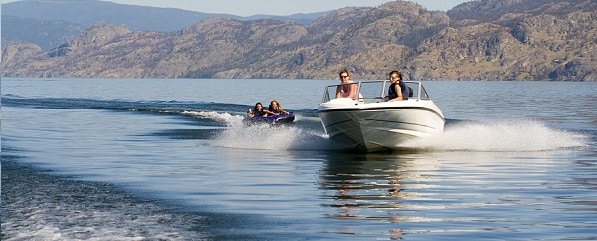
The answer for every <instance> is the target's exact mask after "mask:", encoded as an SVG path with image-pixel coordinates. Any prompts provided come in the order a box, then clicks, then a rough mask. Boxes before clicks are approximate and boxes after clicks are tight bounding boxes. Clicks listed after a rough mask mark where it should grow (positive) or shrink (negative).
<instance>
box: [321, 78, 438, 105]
mask: <svg viewBox="0 0 597 241" xmlns="http://www.w3.org/2000/svg"><path fill="white" fill-rule="evenodd" d="M404 83H405V84H406V86H407V87H408V88H409V91H410V93H411V94H410V95H409V97H408V98H409V99H417V100H428V99H430V98H429V95H428V94H427V91H425V88H424V87H423V85H422V84H421V82H420V81H404ZM355 84H356V85H357V86H358V87H357V92H358V96H359V102H367V103H374V102H383V101H387V99H388V98H387V96H388V88H389V87H390V81H389V80H369V81H360V82H357V83H355ZM338 86H340V85H328V86H326V88H325V90H324V92H323V98H322V100H321V101H322V103H323V102H328V101H330V100H333V99H335V98H336V89H337V87H338Z"/></svg>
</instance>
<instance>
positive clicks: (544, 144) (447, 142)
mask: <svg viewBox="0 0 597 241" xmlns="http://www.w3.org/2000/svg"><path fill="white" fill-rule="evenodd" d="M587 144H588V137H587V136H585V135H583V134H580V133H576V132H571V131H565V130H558V129H554V128H550V127H548V126H546V125H545V124H544V123H541V122H536V121H528V120H527V121H525V120H519V121H509V122H503V121H502V122H500V121H496V122H491V123H472V122H463V123H459V124H455V125H452V126H446V129H445V130H444V132H443V133H441V134H437V135H433V136H429V137H425V138H418V139H414V140H411V141H408V142H406V143H404V147H406V148H409V149H411V148H412V149H418V150H430V151H487V152H502V151H503V152H510V151H515V152H523V151H552V150H562V149H571V148H576V147H582V146H586V145H587Z"/></svg>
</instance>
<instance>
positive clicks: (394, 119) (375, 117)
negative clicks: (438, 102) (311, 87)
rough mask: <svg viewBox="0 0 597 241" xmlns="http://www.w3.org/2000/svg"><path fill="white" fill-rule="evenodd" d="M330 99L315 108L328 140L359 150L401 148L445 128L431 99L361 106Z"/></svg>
mask: <svg viewBox="0 0 597 241" xmlns="http://www.w3.org/2000/svg"><path fill="white" fill-rule="evenodd" d="M333 102H334V101H330V103H323V104H321V105H320V108H319V111H318V114H319V117H320V118H321V122H322V124H323V127H324V129H325V131H326V133H327V134H328V136H329V137H330V139H332V140H334V141H337V142H342V143H345V144H347V145H351V146H353V147H354V148H356V149H359V150H362V151H368V152H369V151H378V150H383V149H400V148H401V146H400V144H401V143H404V142H405V141H407V140H409V139H412V138H416V137H424V136H428V135H432V134H435V133H441V132H443V130H444V123H445V119H444V116H443V114H442V113H441V111H440V110H439V108H437V106H435V104H433V102H432V101H431V100H426V101H416V100H407V101H401V102H382V103H373V104H361V105H358V104H357V105H355V104H351V105H350V104H349V105H346V104H342V103H339V104H337V103H333ZM336 102H339V101H336Z"/></svg>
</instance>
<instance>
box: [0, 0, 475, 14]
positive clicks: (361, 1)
mask: <svg viewBox="0 0 597 241" xmlns="http://www.w3.org/2000/svg"><path fill="white" fill-rule="evenodd" d="M410 1H411V2H416V3H418V4H420V5H421V6H423V7H425V8H427V10H441V11H446V10H448V9H450V8H452V7H454V6H456V5H458V4H460V3H463V2H468V1H471V0H410ZM0 2H1V3H7V2H14V0H0ZM109 2H115V3H122V4H131V5H142V6H152V7H169V8H180V9H187V10H192V11H197V12H205V13H227V14H233V15H239V16H250V15H255V14H269V15H290V14H295V13H313V12H321V11H327V10H334V9H339V8H343V7H348V6H358V7H362V6H369V7H376V6H379V5H381V4H383V3H386V2H391V1H390V0H201V1H197V0H109Z"/></svg>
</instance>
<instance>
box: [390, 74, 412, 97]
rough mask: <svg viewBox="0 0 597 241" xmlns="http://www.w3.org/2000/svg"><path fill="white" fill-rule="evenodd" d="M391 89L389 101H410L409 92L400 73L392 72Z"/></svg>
mask: <svg viewBox="0 0 597 241" xmlns="http://www.w3.org/2000/svg"><path fill="white" fill-rule="evenodd" d="M390 83H392V84H391V85H390V89H388V101H398V100H408V96H409V94H410V93H409V90H408V87H407V86H406V84H405V83H404V81H402V74H401V73H400V72H399V71H396V70H394V71H392V72H390Z"/></svg>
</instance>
